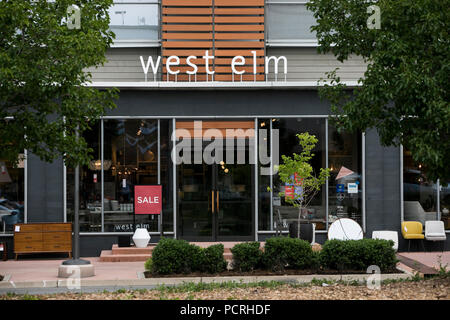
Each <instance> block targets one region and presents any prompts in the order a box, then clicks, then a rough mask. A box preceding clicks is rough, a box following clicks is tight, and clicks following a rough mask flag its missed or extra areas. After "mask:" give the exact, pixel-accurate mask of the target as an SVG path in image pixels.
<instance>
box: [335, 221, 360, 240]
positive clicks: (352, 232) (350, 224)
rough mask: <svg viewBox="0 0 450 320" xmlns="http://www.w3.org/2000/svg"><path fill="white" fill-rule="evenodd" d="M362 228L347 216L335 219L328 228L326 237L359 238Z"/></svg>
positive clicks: (339, 238)
mask: <svg viewBox="0 0 450 320" xmlns="http://www.w3.org/2000/svg"><path fill="white" fill-rule="evenodd" d="M362 238H363V230H362V228H361V226H360V225H359V224H358V223H357V222H356V221H354V220H352V219H348V218H342V219H337V220H336V221H335V222H333V223H332V224H331V226H330V228H329V229H328V239H329V240H332V239H336V240H361V239H362Z"/></svg>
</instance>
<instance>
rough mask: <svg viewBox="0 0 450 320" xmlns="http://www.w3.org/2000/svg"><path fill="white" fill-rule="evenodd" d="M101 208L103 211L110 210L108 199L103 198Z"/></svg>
mask: <svg viewBox="0 0 450 320" xmlns="http://www.w3.org/2000/svg"><path fill="white" fill-rule="evenodd" d="M103 210H105V211H111V202H110V200H109V199H104V200H103Z"/></svg>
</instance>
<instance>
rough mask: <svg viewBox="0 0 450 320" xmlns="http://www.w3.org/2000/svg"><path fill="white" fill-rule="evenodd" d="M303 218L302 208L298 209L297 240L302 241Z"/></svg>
mask: <svg viewBox="0 0 450 320" xmlns="http://www.w3.org/2000/svg"><path fill="white" fill-rule="evenodd" d="M301 216H302V206H300V207H298V220H297V238H298V239H300V218H301Z"/></svg>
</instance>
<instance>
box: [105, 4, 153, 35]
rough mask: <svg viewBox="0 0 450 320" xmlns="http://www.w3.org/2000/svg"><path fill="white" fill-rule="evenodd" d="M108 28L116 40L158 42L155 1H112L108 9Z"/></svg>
mask: <svg viewBox="0 0 450 320" xmlns="http://www.w3.org/2000/svg"><path fill="white" fill-rule="evenodd" d="M108 11H109V18H110V28H111V30H112V31H113V32H114V33H115V34H116V40H119V41H120V40H158V38H159V5H158V3H157V1H133V2H132V3H127V1H114V5H112V6H111V7H110V8H109V10H108Z"/></svg>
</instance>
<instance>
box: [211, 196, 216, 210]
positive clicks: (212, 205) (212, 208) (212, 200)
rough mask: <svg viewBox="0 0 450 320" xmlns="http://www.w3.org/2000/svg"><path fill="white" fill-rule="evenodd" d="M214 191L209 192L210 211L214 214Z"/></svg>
mask: <svg viewBox="0 0 450 320" xmlns="http://www.w3.org/2000/svg"><path fill="white" fill-rule="evenodd" d="M214 209H215V208H214V190H211V210H212V213H214Z"/></svg>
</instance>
